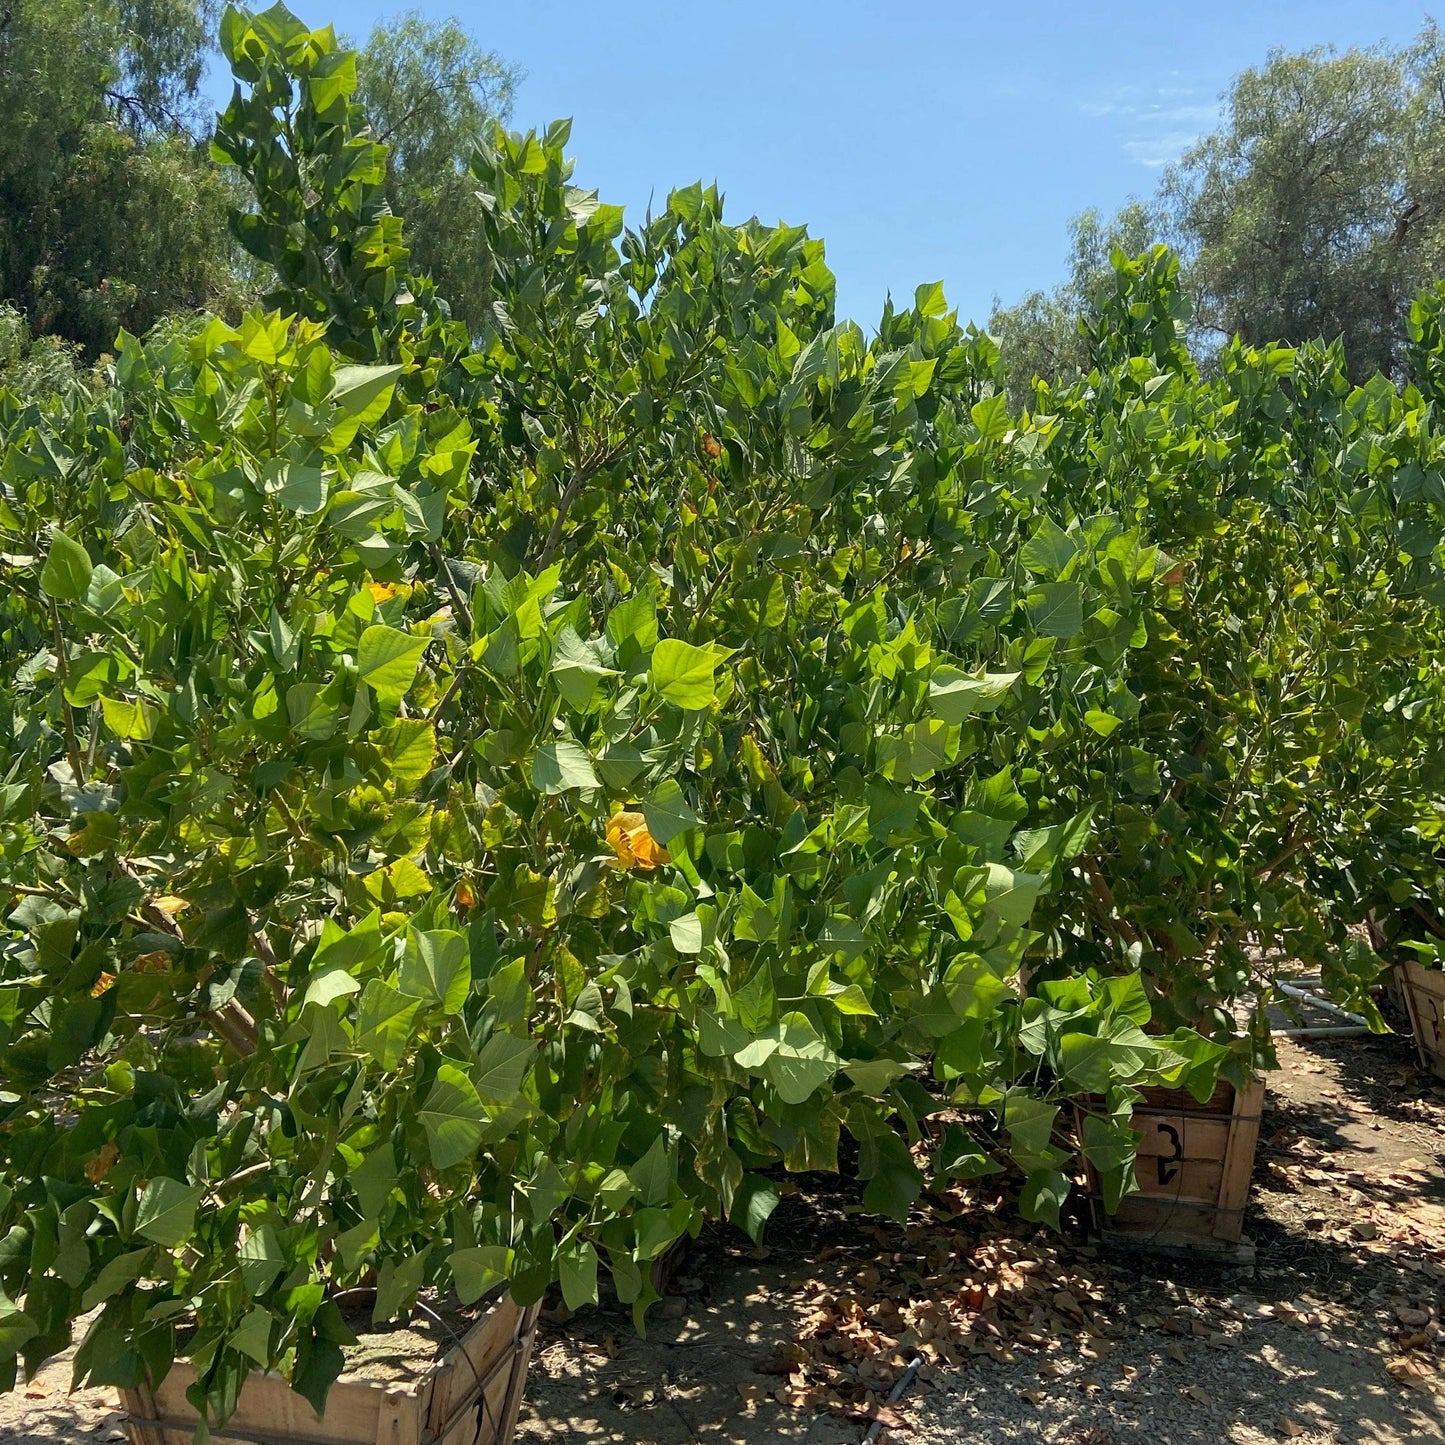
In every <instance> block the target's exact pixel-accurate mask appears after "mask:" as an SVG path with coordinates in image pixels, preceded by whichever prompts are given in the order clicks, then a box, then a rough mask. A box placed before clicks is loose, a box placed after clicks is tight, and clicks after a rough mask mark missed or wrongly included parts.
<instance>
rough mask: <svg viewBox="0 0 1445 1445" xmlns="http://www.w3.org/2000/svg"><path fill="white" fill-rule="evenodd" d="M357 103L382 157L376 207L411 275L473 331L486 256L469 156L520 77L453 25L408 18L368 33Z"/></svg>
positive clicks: (508, 103)
mask: <svg viewBox="0 0 1445 1445" xmlns="http://www.w3.org/2000/svg"><path fill="white" fill-rule="evenodd" d="M357 69H358V77H359V82H360V84H359V86H358V91H357V97H358V100H359V101H360V104H361V107H362V109H363V110H364V111H365V113H366V114H367V116H368V117H369V118H370V121H371V126H372V130H373V131H374V132H375V134H376V137H377V139H378V140H380V141H382V142H383V143H384V144H385V145H386V146H387V147H388V148H389V153H388V157H387V183H386V198H387V201H388V203H389V204H390V206H391V209H392V211H393V212H394V213H395V214H397V215H400V216H405V217H406V230H407V235H406V239H407V246H408V249H409V250H410V253H411V264H412V267H413V268H414V269H415V270H416V271H417V272H419V273H425V274H429V275H431V276H432V277H433V279H434V280H435V281H436V285H437V291H438V294H440V295H441V296H443V297H445V298H446V300H447V301H448V303H449V304H450V305H451V308H452V313H453V315H455V316H458V317H460V318H461V319H463V320H465V321H466V322H467V323H468V325H469V326H471V327H472V329H473V330H476V329H477V328H478V327H479V326H480V325H481V319H482V313H483V308H484V306H485V304H486V295H487V277H488V265H487V252H486V245H485V242H484V239H483V235H482V225H481V216H482V211H481V203H480V202H479V201H478V199H477V194H476V192H477V182H476V180H475V178H474V177H473V176H472V175H471V174H470V173H469V172H468V170H467V163H468V160H469V159H470V157H471V153H472V150H473V149H474V147H475V146H477V145H478V144H479V143H480V142H481V141H482V140H483V138H484V137H485V136H486V135H487V133H488V131H489V130H490V128H491V127H492V126H493V125H494V124H495V123H496V122H497V121H500V120H505V119H506V118H507V117H508V115H510V113H511V108H512V96H513V93H514V91H515V89H516V86H517V83H518V81H519V80H520V79H521V72H520V71H518V70H517V69H516V67H515V66H511V65H508V64H507V63H506V62H505V61H504V60H502V59H501V58H500V57H499V56H498V55H497V54H496V53H495V52H493V51H490V50H486V49H484V48H483V47H482V46H481V45H480V44H478V42H477V41H476V40H475V39H474V38H473V37H472V36H471V35H470V34H469V33H468V32H467V31H466V30H465V29H464V28H463V27H462V25H461V24H460V23H459V22H458V21H457V20H454V19H449V20H442V21H432V20H427V19H425V18H424V17H423V16H421V15H418V14H416V13H415V12H411V13H408V14H405V15H402V16H399V17H398V18H396V19H394V20H390V21H386V22H383V23H382V24H380V25H378V26H377V27H376V28H375V29H374V30H373V31H372V32H371V37H370V39H369V40H368V41H367V43H366V45H365V47H364V48H363V49H362V52H361V55H360V57H359V60H358V66H357Z"/></svg>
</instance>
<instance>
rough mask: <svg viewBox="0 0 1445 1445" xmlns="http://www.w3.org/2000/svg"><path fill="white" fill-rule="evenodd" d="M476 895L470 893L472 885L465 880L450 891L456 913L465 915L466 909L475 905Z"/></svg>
mask: <svg viewBox="0 0 1445 1445" xmlns="http://www.w3.org/2000/svg"><path fill="white" fill-rule="evenodd" d="M476 901H477V895H476V894H475V893H473V892H472V885H471V884H470V883H468V882H467V880H466V879H465V878H463V879H462V880H461V882H460V883H458V884H457V886H456V888H455V889H453V890H452V903H453V904H454V905H455V907H456V910H457V912H458V913H465V912H466V910H467V909H468V908H471V907H473V906H474V905H475V904H476Z"/></svg>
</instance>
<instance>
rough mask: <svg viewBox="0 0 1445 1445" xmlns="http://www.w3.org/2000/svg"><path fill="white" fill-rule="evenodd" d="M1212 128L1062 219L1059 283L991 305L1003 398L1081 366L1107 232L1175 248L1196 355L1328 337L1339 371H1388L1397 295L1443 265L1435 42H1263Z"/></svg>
mask: <svg viewBox="0 0 1445 1445" xmlns="http://www.w3.org/2000/svg"><path fill="white" fill-rule="evenodd" d="M1223 101H1224V104H1223V116H1222V120H1221V124H1220V125H1219V127H1218V128H1217V129H1216V130H1215V131H1214V132H1213V133H1211V134H1209V135H1207V136H1205V137H1204V138H1203V139H1201V140H1200V141H1199V142H1198V143H1197V144H1195V145H1194V146H1193V147H1192V148H1191V149H1190V150H1188V151H1187V152H1186V153H1185V154H1184V155H1183V157H1181V159H1180V160H1179V162H1178V163H1177V164H1176V165H1174V166H1172V167H1170V168H1169V169H1168V170H1167V171H1166V172H1165V174H1164V176H1163V178H1162V180H1161V183H1160V185H1159V187H1158V189H1157V191H1156V193H1155V195H1154V196H1153V197H1152V198H1151V199H1149V200H1148V201H1146V202H1143V203H1141V202H1138V201H1131V202H1130V203H1129V204H1128V205H1126V206H1125V207H1124V208H1123V209H1122V210H1120V211H1119V212H1118V213H1117V214H1116V215H1115V217H1114V218H1113V219H1112V220H1111V221H1109V222H1108V223H1104V222H1102V221H1101V220H1100V218H1099V216H1098V214H1097V212H1093V211H1088V212H1085V213H1084V214H1083V215H1081V216H1079V217H1078V218H1076V220H1075V221H1074V222H1073V225H1072V253H1071V257H1070V262H1069V271H1068V279H1067V280H1066V281H1064V282H1063V283H1062V284H1061V285H1060V286H1058V287H1056V288H1055V289H1054V290H1053V291H1052V292H1047V291H1033V292H1030V293H1029V294H1027V295H1026V296H1025V297H1024V298H1023V299H1022V300H1021V301H1019V302H1018V303H1017V304H1016V305H1014V306H1010V307H1004V306H996V307H995V310H994V314H993V317H992V319H991V323H990V324H991V327H992V329H993V330H994V331H995V332H996V334H997V335H998V337H999V340H1000V345H1001V349H1002V353H1003V358H1004V364H1005V366H1006V368H1007V370H1008V373H1009V376H1010V378H1011V382H1010V385H1011V388H1012V389H1013V390H1014V392H1015V393H1016V399H1018V397H1020V396H1022V394H1023V393H1025V392H1027V390H1028V389H1029V383H1030V379H1031V378H1032V377H1033V376H1034V375H1035V374H1037V375H1039V376H1042V377H1044V378H1045V379H1047V380H1051V381H1052V380H1068V379H1069V378H1070V377H1072V376H1076V375H1078V374H1079V373H1080V371H1081V370H1083V369H1084V368H1085V359H1086V348H1085V347H1084V345H1083V343H1082V341H1081V340H1080V339H1079V337H1078V336H1077V335H1076V334H1075V332H1074V330H1073V326H1074V318H1075V317H1078V316H1081V315H1083V316H1087V315H1088V314H1090V313H1091V312H1092V311H1093V310H1094V309H1095V292H1096V290H1097V281H1098V280H1103V281H1107V279H1108V278H1107V275H1105V274H1104V273H1105V272H1106V271H1107V263H1108V257H1109V253H1110V250H1111V248H1112V246H1113V245H1114V244H1116V243H1117V244H1118V245H1119V246H1120V248H1121V249H1122V250H1123V251H1125V252H1126V253H1128V254H1135V253H1137V252H1139V251H1141V250H1142V249H1143V248H1144V246H1145V245H1146V244H1147V243H1149V242H1153V241H1164V242H1166V243H1168V244H1169V245H1171V246H1173V247H1174V248H1175V250H1176V251H1177V252H1178V253H1179V256H1180V259H1181V263H1182V281H1183V287H1184V291H1185V294H1186V295H1187V296H1188V297H1189V299H1190V303H1191V308H1192V313H1193V319H1192V332H1193V335H1192V341H1193V343H1194V348H1195V351H1196V353H1197V354H1198V355H1199V357H1200V359H1201V362H1202V363H1203V364H1204V365H1205V366H1206V367H1208V366H1209V365H1210V364H1211V360H1212V353H1213V352H1215V351H1216V350H1217V349H1218V347H1219V346H1221V345H1223V344H1227V343H1228V341H1229V340H1230V338H1232V337H1234V336H1239V337H1241V338H1242V339H1243V340H1244V341H1245V342H1246V343H1247V344H1250V345H1256V346H1258V345H1267V344H1269V343H1271V342H1276V341H1282V342H1286V343H1289V344H1291V345H1298V344H1300V343H1302V342H1305V341H1307V340H1311V339H1313V338H1316V337H1323V338H1325V339H1327V340H1335V339H1342V340H1343V342H1344V347H1345V355H1346V357H1347V359H1348V364H1349V370H1350V374H1351V376H1352V378H1353V379H1355V380H1362V379H1364V378H1366V377H1368V376H1370V375H1371V374H1373V373H1374V372H1375V371H1377V370H1378V371H1382V372H1384V373H1385V374H1386V375H1390V376H1396V377H1398V376H1400V375H1403V373H1404V371H1405V367H1406V361H1405V356H1404V353H1403V351H1402V349H1401V338H1402V337H1403V336H1404V335H1405V316H1406V313H1407V311H1408V308H1409V301H1410V298H1411V296H1412V295H1414V293H1415V292H1416V291H1417V290H1419V289H1420V288H1421V287H1423V286H1425V285H1427V284H1428V283H1429V282H1430V281H1431V280H1432V279H1433V278H1434V277H1436V276H1438V275H1440V274H1441V268H1442V266H1445V42H1442V38H1441V35H1440V32H1439V30H1438V28H1437V27H1436V26H1435V25H1434V24H1433V23H1432V24H1430V25H1428V26H1427V27H1426V28H1425V30H1424V31H1423V32H1422V33H1421V35H1420V37H1419V39H1418V40H1417V41H1416V42H1415V44H1413V45H1412V46H1410V47H1407V48H1405V49H1402V50H1386V49H1374V50H1348V51H1345V52H1343V53H1336V52H1334V51H1332V50H1327V49H1317V50H1311V51H1306V52H1304V53H1301V54H1293V55H1291V54H1286V53H1284V52H1282V51H1276V52H1273V53H1272V54H1271V55H1270V56H1269V58H1268V60H1267V62H1266V63H1265V64H1264V65H1263V66H1261V67H1258V68H1256V69H1250V70H1246V71H1244V72H1242V73H1241V74H1240V75H1239V76H1237V77H1236V78H1235V80H1234V82H1233V83H1232V85H1231V86H1230V88H1229V90H1228V91H1227V92H1226V94H1225V96H1224V98H1223Z"/></svg>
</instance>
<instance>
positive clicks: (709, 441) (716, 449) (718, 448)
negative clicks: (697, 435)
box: [702, 432, 723, 461]
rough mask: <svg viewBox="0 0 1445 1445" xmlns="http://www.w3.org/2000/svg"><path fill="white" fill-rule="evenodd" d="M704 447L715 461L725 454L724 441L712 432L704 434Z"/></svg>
mask: <svg viewBox="0 0 1445 1445" xmlns="http://www.w3.org/2000/svg"><path fill="white" fill-rule="evenodd" d="M702 449H703V451H705V452H706V453H707V454H708V456H710V457H711V458H712V459H713V460H714V461H716V460H717V459H718V457H720V456H722V454H723V449H722V443H721V442H720V441H719V440H718V439H717V438H716V437H715V436H714V435H713V434H712V433H711V432H704V433H703V434H702Z"/></svg>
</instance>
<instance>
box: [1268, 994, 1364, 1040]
mask: <svg viewBox="0 0 1445 1445" xmlns="http://www.w3.org/2000/svg"><path fill="white" fill-rule="evenodd" d="M1275 987H1276V988H1277V989H1279V991H1280V992H1281V993H1283V994H1288V995H1289V996H1290V998H1293V999H1298V1000H1299V1001H1300V1002H1301V1003H1307V1004H1309V1005H1311V1006H1312V1007H1314V1008H1322V1009H1327V1010H1328V1011H1329V1012H1330V1013H1332V1014H1338V1015H1339V1016H1340V1017H1341V1018H1346V1019H1349V1021H1350V1022H1351V1023H1352V1024H1354V1025H1355V1026H1356V1027H1357V1028H1358V1029H1361V1030H1362V1031H1363V1032H1365V1033H1369V1032H1370V1026H1369V1024H1368V1023H1367V1022H1366V1021H1365V1020H1364V1019H1363V1018H1361V1017H1360V1015H1359V1014H1352V1013H1351V1012H1350V1011H1349V1009H1347V1008H1341V1007H1340V1006H1339V1004H1337V1003H1331V1002H1330V1000H1329V999H1327V998H1320V996H1319V995H1318V994H1313V993H1310V992H1309V991H1308V990H1306V989H1303V988H1299V987H1297V986H1296V985H1294V984H1292V983H1279V984H1276V985H1275ZM1283 1032H1291V1031H1289V1030H1284V1031H1283Z"/></svg>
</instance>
